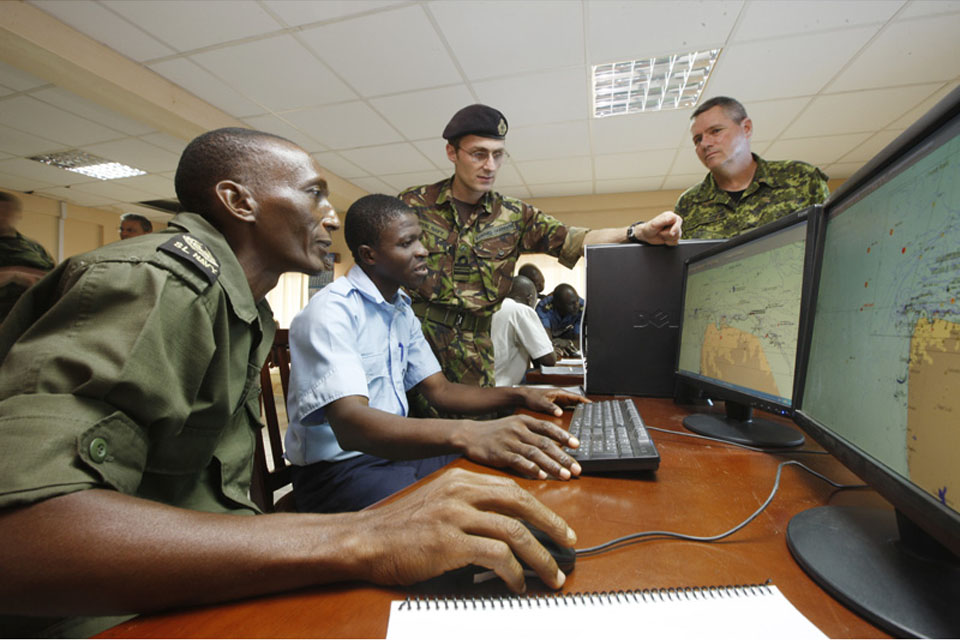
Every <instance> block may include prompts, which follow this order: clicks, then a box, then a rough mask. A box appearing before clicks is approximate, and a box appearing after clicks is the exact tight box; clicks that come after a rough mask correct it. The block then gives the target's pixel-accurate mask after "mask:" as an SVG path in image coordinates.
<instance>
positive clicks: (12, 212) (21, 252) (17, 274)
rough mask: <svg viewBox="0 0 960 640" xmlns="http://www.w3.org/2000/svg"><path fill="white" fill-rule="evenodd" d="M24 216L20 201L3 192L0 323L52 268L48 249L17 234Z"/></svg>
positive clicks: (0, 197) (0, 206) (0, 209)
mask: <svg viewBox="0 0 960 640" xmlns="http://www.w3.org/2000/svg"><path fill="white" fill-rule="evenodd" d="M22 217H23V206H22V205H21V204H20V199H19V198H17V197H16V196H14V195H13V194H10V193H6V192H4V191H0V322H3V319H4V318H6V317H7V314H9V313H10V309H12V308H13V305H14V304H15V303H16V301H17V300H18V299H19V298H20V296H21V295H23V292H24V291H26V290H27V289H28V288H30V287H31V286H32V285H33V283H35V282H36V281H37V280H39V279H40V278H41V277H43V275H44V274H45V273H47V272H48V271H50V270H51V269H53V258H51V257H50V254H49V253H47V250H46V249H44V248H43V246H42V245H41V244H40V243H39V242H34V241H33V240H31V239H30V238H27V237H25V236H24V235H23V234H22V233H20V232H19V231H17V228H16V227H17V223H18V222H20V219H21V218H22Z"/></svg>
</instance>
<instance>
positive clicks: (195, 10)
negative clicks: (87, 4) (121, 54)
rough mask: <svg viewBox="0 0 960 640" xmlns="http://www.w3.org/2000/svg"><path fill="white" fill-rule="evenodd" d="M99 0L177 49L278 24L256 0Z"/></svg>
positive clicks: (246, 34) (244, 35) (234, 37)
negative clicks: (227, 0) (247, 0)
mask: <svg viewBox="0 0 960 640" xmlns="http://www.w3.org/2000/svg"><path fill="white" fill-rule="evenodd" d="M102 1H103V4H104V6H106V7H108V8H110V9H112V10H113V11H115V12H117V13H118V14H120V15H122V16H123V17H124V18H126V19H127V20H129V21H130V22H132V23H133V24H135V25H137V26H139V27H141V28H142V29H144V30H146V31H148V32H149V33H151V34H153V35H154V36H155V37H156V38H157V39H159V40H160V41H162V42H164V43H166V44H168V45H170V46H171V47H173V48H174V49H176V50H177V51H181V52H182V51H191V50H193V49H199V48H201V47H209V46H210V45H215V44H220V43H223V42H230V41H232V40H239V39H241V38H249V37H250V36H257V35H262V34H264V33H270V32H272V31H276V30H277V29H278V28H279V27H280V26H281V25H280V24H279V23H278V22H277V21H276V20H274V19H273V18H272V17H271V16H270V15H269V14H268V13H267V12H265V11H264V10H263V9H262V8H261V7H260V5H258V4H257V3H256V2H229V3H224V2H195V1H194V0H137V2H129V1H128V0H102Z"/></svg>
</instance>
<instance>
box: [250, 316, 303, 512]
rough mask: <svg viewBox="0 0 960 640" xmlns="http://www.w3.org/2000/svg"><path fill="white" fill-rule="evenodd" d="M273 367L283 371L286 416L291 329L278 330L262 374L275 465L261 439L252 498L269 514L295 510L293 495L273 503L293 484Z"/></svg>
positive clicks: (264, 415) (254, 464) (261, 393)
mask: <svg viewBox="0 0 960 640" xmlns="http://www.w3.org/2000/svg"><path fill="white" fill-rule="evenodd" d="M271 367H277V368H278V369H279V370H280V386H281V387H282V388H283V399H284V403H283V411H284V415H286V411H287V406H286V398H287V390H288V389H289V385H290V342H289V334H288V331H287V329H277V335H276V337H275V338H274V340H273V348H272V349H271V350H270V354H269V355H268V356H267V361H266V362H265V363H264V365H263V368H262V369H261V370H260V406H261V407H262V409H263V417H264V420H265V422H266V424H267V438H268V439H269V442H270V459H271V462H272V465H268V464H267V454H266V450H265V447H264V445H263V438H262V437H261V438H257V444H256V451H255V452H254V461H253V480H252V482H251V486H250V497H251V498H252V499H253V501H254V503H255V504H256V505H257V506H258V507H260V509H262V510H263V511H264V512H265V513H272V512H274V511H292V510H293V495H292V494H290V493H288V494H286V495H285V496H283V497H282V498H281V499H280V500H278V501H277V502H276V503H274V499H273V496H274V492H275V491H276V490H277V489H282V488H283V487H285V486H287V485H288V484H290V482H291V473H290V465H289V464H287V461H286V460H285V459H284V457H283V436H282V434H281V432H280V414H279V413H278V412H277V401H276V398H275V396H274V393H273V380H272V378H271V376H270V368H271Z"/></svg>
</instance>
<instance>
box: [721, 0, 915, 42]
mask: <svg viewBox="0 0 960 640" xmlns="http://www.w3.org/2000/svg"><path fill="white" fill-rule="evenodd" d="M903 4H904V2H903V0H892V1H891V0H858V1H857V2H836V1H835V0H805V1H804V2H750V3H748V4H747V6H746V11H745V12H744V17H743V19H742V20H741V21H740V24H739V26H738V27H737V30H736V32H735V33H734V36H733V39H732V42H742V41H744V40H761V39H768V38H777V37H780V36H787V35H795V34H800V33H812V32H816V31H826V30H833V29H843V28H846V27H853V26H858V25H866V24H877V25H881V24H883V23H885V22H886V21H887V20H889V19H890V18H892V17H893V15H894V14H895V13H896V12H897V10H898V9H900V7H902V6H903Z"/></svg>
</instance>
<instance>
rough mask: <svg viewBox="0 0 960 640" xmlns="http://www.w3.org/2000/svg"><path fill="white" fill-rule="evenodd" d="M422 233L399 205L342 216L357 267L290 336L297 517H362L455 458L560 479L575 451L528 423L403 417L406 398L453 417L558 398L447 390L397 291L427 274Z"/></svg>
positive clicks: (383, 202)
mask: <svg viewBox="0 0 960 640" xmlns="http://www.w3.org/2000/svg"><path fill="white" fill-rule="evenodd" d="M420 233H421V231H420V223H419V220H418V218H417V216H416V214H415V213H414V212H413V210H412V209H410V208H409V207H408V206H407V205H405V204H404V203H403V202H401V201H400V200H398V199H397V198H394V197H391V196H385V195H372V196H366V197H364V198H361V199H360V200H358V201H357V202H355V203H354V204H353V205H352V206H351V207H350V209H349V210H348V211H347V215H346V219H345V223H344V235H345V237H346V241H347V245H348V246H349V247H350V250H351V252H352V253H353V256H354V259H355V260H356V265H355V266H354V267H352V268H351V269H350V271H349V272H348V273H347V275H346V276H344V277H342V278H338V279H337V280H336V281H334V282H333V283H332V284H330V285H329V286H327V287H326V288H325V289H323V290H322V291H321V292H320V293H318V294H317V295H315V296H314V297H313V298H312V299H311V300H310V302H309V304H308V305H307V307H306V308H305V309H304V310H303V311H301V312H300V313H299V314H298V315H297V317H296V318H294V320H293V322H292V323H291V326H290V357H291V373H290V396H289V399H288V414H289V416H290V426H289V428H288V430H287V435H286V440H285V448H286V455H287V458H288V459H289V460H290V462H291V463H293V464H294V465H295V468H294V473H293V479H294V496H295V498H296V502H297V508H298V509H299V510H301V511H314V512H337V511H352V510H356V509H361V508H363V507H365V506H367V505H369V504H372V503H374V502H376V501H378V500H380V499H382V498H385V497H387V496H389V495H391V494H393V493H395V492H396V491H398V490H400V489H402V488H403V487H405V486H408V485H410V484H412V483H414V482H416V481H417V480H419V479H420V478H422V477H424V476H426V475H428V474H430V473H432V472H433V471H435V470H437V469H439V468H440V467H442V466H444V465H446V464H447V463H448V462H450V461H452V460H453V459H454V458H456V457H457V455H464V456H466V457H468V458H470V459H471V460H474V461H475V462H480V463H482V464H487V465H490V466H496V467H509V468H511V469H513V470H514V471H516V472H518V473H521V474H523V475H527V476H531V477H540V478H546V477H548V476H554V477H557V478H560V479H564V480H565V479H569V478H570V477H571V476H573V475H577V474H579V473H580V466H579V465H578V464H577V463H576V461H575V460H574V459H573V458H572V457H570V456H569V455H568V454H567V453H565V452H564V451H563V449H562V447H575V446H577V444H578V443H577V442H576V439H575V438H571V437H570V434H569V433H568V432H567V431H565V430H564V429H562V428H560V427H558V426H557V425H555V424H552V423H549V422H545V421H542V420H537V419H535V418H533V417H531V416H527V415H516V416H509V417H507V418H502V419H499V420H492V421H475V420H440V419H413V418H408V417H406V416H407V414H408V404H407V397H406V392H407V391H409V390H410V389H413V388H417V390H418V391H420V392H421V393H422V394H423V395H424V396H425V397H426V398H427V399H428V400H429V401H430V402H431V403H433V404H435V405H436V406H438V407H439V408H441V409H443V410H446V411H453V412H457V413H474V414H481V413H489V412H491V411H495V410H497V409H503V408H508V407H515V406H526V407H528V408H530V409H534V410H537V411H543V412H547V413H552V414H554V415H560V414H561V410H560V408H559V407H558V406H557V405H556V404H554V402H555V401H556V402H566V403H569V402H577V401H580V400H582V399H581V398H580V397H579V396H575V395H571V394H568V393H565V392H563V391H561V390H559V389H557V390H540V389H524V388H519V387H514V388H482V387H473V386H468V385H461V384H456V383H452V382H449V381H448V380H447V379H446V378H445V377H444V375H443V373H442V372H441V371H440V365H439V363H438V362H437V359H436V357H435V356H434V354H433V352H432V351H431V350H430V347H429V345H428V343H427V342H426V340H425V338H424V337H423V333H422V332H421V329H420V322H419V320H417V318H416V316H415V315H414V314H413V310H412V309H411V308H410V298H409V297H408V296H407V294H406V293H405V292H404V291H402V290H401V289H400V287H401V285H403V286H416V285H417V284H419V283H420V282H421V281H422V280H423V279H424V278H425V277H426V276H427V268H426V261H425V258H426V250H425V249H424V247H423V245H422V244H420Z"/></svg>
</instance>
